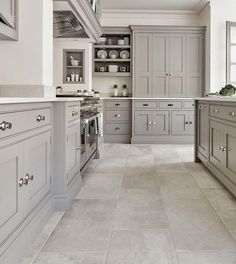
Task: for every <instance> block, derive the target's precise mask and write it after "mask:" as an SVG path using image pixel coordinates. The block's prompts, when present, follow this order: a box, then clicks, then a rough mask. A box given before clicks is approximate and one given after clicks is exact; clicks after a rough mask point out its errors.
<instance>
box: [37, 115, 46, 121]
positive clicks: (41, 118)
mask: <svg viewBox="0 0 236 264" xmlns="http://www.w3.org/2000/svg"><path fill="white" fill-rule="evenodd" d="M45 120H46V117H45V116H43V115H38V116H37V117H36V121H37V122H41V121H45Z"/></svg>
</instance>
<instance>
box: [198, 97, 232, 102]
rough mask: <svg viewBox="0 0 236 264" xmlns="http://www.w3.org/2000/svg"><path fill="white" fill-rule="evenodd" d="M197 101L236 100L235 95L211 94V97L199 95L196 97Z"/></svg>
mask: <svg viewBox="0 0 236 264" xmlns="http://www.w3.org/2000/svg"><path fill="white" fill-rule="evenodd" d="M194 100H196V101H215V102H236V96H235V97H225V96H210V97H197V98H194Z"/></svg>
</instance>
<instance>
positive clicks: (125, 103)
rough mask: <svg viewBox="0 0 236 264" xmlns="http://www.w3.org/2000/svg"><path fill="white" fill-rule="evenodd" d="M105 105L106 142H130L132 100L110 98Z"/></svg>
mask: <svg viewBox="0 0 236 264" xmlns="http://www.w3.org/2000/svg"><path fill="white" fill-rule="evenodd" d="M104 106H105V108H104V110H105V112H104V142H105V143H130V139H131V123H132V118H131V100H130V99H123V100H122V98H121V99H113V100H112V99H108V100H105V102H104Z"/></svg>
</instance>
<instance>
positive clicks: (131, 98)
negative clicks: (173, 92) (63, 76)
mask: <svg viewBox="0 0 236 264" xmlns="http://www.w3.org/2000/svg"><path fill="white" fill-rule="evenodd" d="M100 99H101V100H124V99H126V100H127V99H128V100H194V98H186V97H185V98H168V97H166V98H163V97H154V98H146V97H145V98H137V97H100Z"/></svg>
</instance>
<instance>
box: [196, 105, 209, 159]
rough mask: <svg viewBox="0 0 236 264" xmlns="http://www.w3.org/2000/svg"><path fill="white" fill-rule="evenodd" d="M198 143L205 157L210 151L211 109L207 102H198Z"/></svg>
mask: <svg viewBox="0 0 236 264" xmlns="http://www.w3.org/2000/svg"><path fill="white" fill-rule="evenodd" d="M197 111H198V114H197V123H198V125H197V127H198V131H197V135H198V138H197V144H198V146H197V147H198V151H199V152H200V153H201V154H202V155H203V156H204V157H205V158H207V157H208V153H209V109H208V105H207V104H198V106H197Z"/></svg>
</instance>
